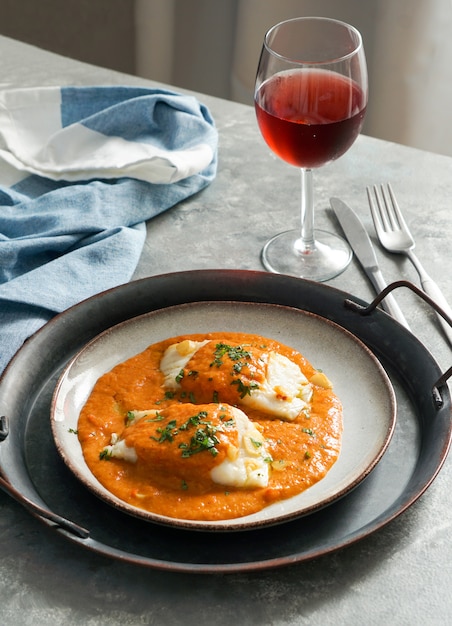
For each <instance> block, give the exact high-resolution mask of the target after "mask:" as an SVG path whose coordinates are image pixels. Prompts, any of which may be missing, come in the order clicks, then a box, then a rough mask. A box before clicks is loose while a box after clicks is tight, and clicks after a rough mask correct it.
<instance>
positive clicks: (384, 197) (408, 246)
mask: <svg viewBox="0 0 452 626" xmlns="http://www.w3.org/2000/svg"><path fill="white" fill-rule="evenodd" d="M372 189H373V194H372V191H371V189H370V188H369V187H367V197H368V199H369V205H370V212H371V214H372V219H373V221H374V225H375V230H376V231H377V235H378V239H379V240H380V243H381V245H382V246H383V248H386V250H388V251H389V252H395V253H399V254H405V255H406V256H407V257H408V258H409V259H410V261H411V262H412V264H413V265H414V267H415V268H416V270H417V272H418V274H419V278H420V280H421V285H422V288H423V290H424V291H425V293H426V294H428V295H429V296H430V297H431V298H432V299H433V300H435V302H436V303H437V304H438V305H439V306H440V307H441V308H442V309H443V311H444V312H445V313H446V314H447V315H448V316H449V317H451V318H452V310H451V308H450V306H449V304H448V303H447V301H446V298H445V297H444V295H443V294H442V292H441V290H440V288H439V287H438V285H437V284H436V283H435V281H434V280H433V279H432V278H430V276H429V275H428V274H427V272H426V271H425V269H424V268H423V267H422V265H421V263H420V261H419V259H418V258H417V256H416V255H415V254H414V252H413V249H414V246H415V243H414V239H413V237H412V235H411V233H410V230H409V228H408V226H407V224H406V222H405V220H404V219H403V215H402V212H401V211H400V208H399V205H398V203H397V200H396V198H395V195H394V192H393V190H392V188H391V185H389V184H388V185H387V189H385V187H384V186H383V185H381V187H380V190H378V188H377V186H376V185H374V186H373V188H372ZM438 319H439V321H440V323H441V326H442V327H443V330H444V332H445V334H446V336H447V338H448V340H449V341H450V343H451V344H452V328H451V327H450V326H449V324H448V323H447V322H446V321H445V320H444V319H443V318H442V317H441V316H440V315H438Z"/></svg>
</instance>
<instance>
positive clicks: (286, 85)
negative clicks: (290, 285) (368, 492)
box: [254, 17, 368, 281]
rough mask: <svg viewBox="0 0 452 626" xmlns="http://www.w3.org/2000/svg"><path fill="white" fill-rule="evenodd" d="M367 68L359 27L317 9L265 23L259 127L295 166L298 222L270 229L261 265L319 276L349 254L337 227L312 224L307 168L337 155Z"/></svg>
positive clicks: (345, 143)
mask: <svg viewBox="0 0 452 626" xmlns="http://www.w3.org/2000/svg"><path fill="white" fill-rule="evenodd" d="M367 91H368V87H367V68H366V59H365V54H364V49H363V44H362V39H361V35H360V33H359V32H358V31H357V30H356V29H355V28H354V27H353V26H350V25H348V24H345V23H344V22H340V21H338V20H333V19H329V18H323V17H301V18H295V19H290V20H287V21H284V22H281V23H279V24H277V25H276V26H273V27H272V28H270V30H269V31H268V32H267V34H266V35H265V38H264V43H263V46H262V52H261V56H260V60H259V66H258V70H257V77H256V85H255V95H254V103H255V110H256V117H257V122H258V125H259V129H260V131H261V133H262V136H263V137H264V139H265V141H266V142H267V144H268V145H269V147H270V148H271V149H272V150H273V152H274V153H275V154H276V155H277V156H278V157H280V158H281V159H283V160H284V161H286V162H287V163H290V164H291V165H295V166H296V167H299V168H300V170H301V229H300V230H289V231H285V232H283V233H280V234H279V235H276V236H275V237H273V238H272V239H270V241H268V242H267V243H266V244H265V246H264V248H263V250H262V261H263V264H264V266H265V268H266V269H267V270H269V271H272V272H275V273H277V274H290V275H293V276H298V277H301V278H307V279H311V280H316V281H325V280H328V279H330V278H333V277H334V276H337V275H338V274H340V273H341V272H342V271H343V270H344V269H345V268H346V267H347V265H348V263H349V262H350V259H351V250H350V247H349V246H348V244H347V243H346V242H345V241H344V240H343V239H342V238H341V237H339V236H338V235H336V234H333V233H328V232H325V231H321V230H314V205H313V185H312V170H313V168H318V167H320V166H322V165H324V164H325V163H327V162H329V161H333V160H334V159H337V158H338V157H340V156H341V155H343V154H344V153H345V152H346V151H347V150H348V149H349V148H350V146H351V145H352V144H353V142H354V141H355V139H356V138H357V136H358V134H359V132H360V130H361V128H362V125H363V122H364V115H365V112H366V107H367Z"/></svg>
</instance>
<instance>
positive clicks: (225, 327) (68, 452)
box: [51, 301, 396, 531]
mask: <svg viewBox="0 0 452 626" xmlns="http://www.w3.org/2000/svg"><path fill="white" fill-rule="evenodd" d="M221 331H224V332H243V333H254V334H260V335H263V336H264V337H268V338H272V339H275V340H277V341H279V342H281V343H284V344H286V345H288V346H291V347H293V348H295V349H296V350H298V351H299V352H301V353H302V354H303V355H304V356H305V357H306V358H307V359H308V360H309V361H310V362H311V363H312V365H314V367H316V368H318V369H322V370H323V371H324V372H325V373H326V375H327V376H328V378H329V379H330V380H331V381H332V383H333V388H334V391H335V393H336V395H337V396H338V397H339V398H340V400H341V401H342V404H343V409H344V432H343V439H342V448H341V453H340V456H339V459H338V460H337V462H336V463H335V464H334V465H333V467H332V469H331V470H330V471H329V472H328V474H327V475H326V476H325V478H323V479H322V480H321V481H320V482H318V483H316V484H315V485H314V486H312V487H310V488H309V489H307V490H306V491H305V492H303V493H301V494H300V495H298V496H295V497H292V498H289V499H287V500H284V501H282V502H278V503H275V504H272V505H270V506H268V507H267V508H265V509H264V510H262V511H260V512H258V513H254V514H252V515H247V516H245V517H241V518H235V519H232V520H225V521H215V522H202V521H192V520H183V519H173V518H169V517H165V516H161V515H156V514H154V513H149V512H147V511H143V510H141V509H138V508H136V507H133V506H131V505H129V504H127V503H126V502H123V501H122V500H120V499H119V498H117V497H116V496H114V495H113V494H112V493H111V492H109V491H108V490H107V489H106V488H105V487H103V486H102V485H101V484H100V483H99V481H98V480H97V479H96V478H95V477H94V476H93V474H92V473H91V471H90V470H89V468H88V466H87V465H86V463H85V460H84V458H83V454H82V449H81V446H80V444H79V441H78V439H77V437H76V436H75V435H74V433H73V431H75V430H76V429H77V422H78V417H79V413H80V410H81V409H82V407H83V405H84V404H85V402H86V400H87V398H88V396H89V395H90V393H91V390H92V389H93V387H94V385H95V383H96V381H97V379H98V378H99V377H100V376H102V375H103V374H104V373H106V372H108V371H109V370H111V369H112V368H113V367H114V366H115V365H117V364H118V363H121V362H122V361H125V360H126V359H128V358H129V357H131V356H133V355H135V354H138V353H140V352H142V351H143V350H144V349H145V348H147V346H149V345H150V344H153V343H156V342H158V341H161V340H163V339H166V338H168V337H174V336H177V335H182V334H189V333H206V332H221ZM395 419H396V402H395V395H394V391H393V388H392V385H391V383H390V381H389V378H388V376H387V374H386V372H385V371H384V369H383V367H382V366H381V364H380V363H379V361H378V360H377V359H376V358H375V356H374V355H373V354H372V353H371V352H370V350H368V348H366V346H365V345H364V344H363V343H362V342H361V341H360V340H358V339H357V338H356V337H354V336H353V335H352V334H351V333H349V332H348V331H346V330H344V329H343V328H341V327H339V326H337V325H336V324H334V323H332V322H330V321H328V320H326V319H325V318H322V317H319V316H317V315H314V314H312V313H307V312H304V311H301V310H299V309H294V308H290V307H285V306H280V305H273V304H255V303H246V302H217V301H215V302H196V303H190V304H183V305H179V306H173V307H169V308H165V309H159V310H157V311H153V312H151V313H148V314H145V315H142V316H140V317H136V318H133V319H130V320H128V321H126V322H123V323H122V324H119V325H117V326H114V327H112V328H111V329H109V330H107V331H105V332H104V333H102V334H101V335H99V336H98V337H96V338H95V339H93V340H92V341H91V342H89V343H88V344H87V345H86V346H85V347H84V348H83V349H82V350H81V351H80V352H79V353H78V354H77V355H76V356H75V357H74V359H72V361H71V362H70V363H69V364H68V366H67V368H66V369H65V371H64V372H63V374H62V376H61V377H60V380H59V382H58V384H57V386H56V389H55V393H54V396H53V401H52V409H51V424H52V432H53V436H54V439H55V442H56V446H57V448H58V451H59V453H60V454H61V456H62V458H63V460H64V461H65V463H66V464H67V466H68V467H69V468H70V469H71V470H72V472H73V473H74V474H75V475H76V476H77V477H78V478H79V479H80V480H81V481H82V483H84V484H85V485H86V486H87V487H88V488H89V489H91V490H92V491H93V492H94V493H95V494H96V495H97V496H99V497H100V498H102V499H103V500H104V501H106V502H108V503H109V504H111V505H113V506H114V507H116V508H118V509H120V510H122V511H124V512H126V513H130V514H132V515H134V516H136V517H140V518H144V519H146V520H148V521H153V522H157V523H161V524H168V525H171V526H178V527H183V528H189V529H197V530H223V531H225V530H228V531H229V530H244V529H252V528H258V527H262V526H268V525H271V524H276V523H281V522H284V521H287V520H290V519H294V518H296V517H300V516H302V515H306V514H308V513H311V512H313V511H316V510H318V509H320V508H322V507H324V506H326V505H328V504H330V503H332V502H333V501H335V500H337V499H338V498H340V497H342V496H344V495H345V494H347V493H348V492H349V491H351V490H352V489H353V488H354V487H356V486H357V485H358V484H359V483H360V482H361V481H362V480H364V479H365V478H366V476H367V475H368V474H369V473H370V472H371V470H372V469H373V468H374V467H375V465H376V464H377V463H378V461H379V460H380V459H381V457H382V456H383V454H384V452H385V450H386V448H387V447H388V445H389V442H390V439H391V436H392V433H393V430H394V426H395Z"/></svg>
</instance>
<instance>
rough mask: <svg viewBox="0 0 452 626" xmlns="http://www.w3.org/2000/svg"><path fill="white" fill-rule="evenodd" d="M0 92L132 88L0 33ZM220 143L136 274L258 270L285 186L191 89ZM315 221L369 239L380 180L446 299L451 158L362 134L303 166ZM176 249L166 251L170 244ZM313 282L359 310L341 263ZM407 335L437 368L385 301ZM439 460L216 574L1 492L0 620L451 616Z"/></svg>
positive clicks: (360, 290)
mask: <svg viewBox="0 0 452 626" xmlns="http://www.w3.org/2000/svg"><path fill="white" fill-rule="evenodd" d="M0 67H1V75H0V86H1V88H8V87H25V86H30V87H31V86H38V85H39V86H41V85H63V84H74V85H94V84H142V85H152V83H150V82H149V81H144V80H141V79H139V78H137V77H132V76H126V75H122V74H119V73H116V72H113V71H110V70H106V69H102V68H97V67H93V66H89V65H85V64H82V63H79V62H75V61H73V60H70V59H65V58H63V57H60V56H56V55H53V54H50V53H48V52H46V51H43V50H39V49H36V48H33V47H30V46H27V45H25V44H22V43H19V42H15V41H12V40H10V39H7V38H3V37H0ZM199 97H200V99H202V100H203V101H204V102H205V103H206V104H207V105H208V106H209V107H210V109H211V112H212V114H213V116H214V118H215V120H216V123H217V126H218V131H219V136H220V148H219V170H218V175H217V178H216V180H215V181H214V182H213V184H212V185H211V186H210V187H209V188H208V189H206V190H205V191H203V192H202V193H200V194H199V195H197V196H196V197H194V198H191V199H190V200H188V201H186V202H184V203H182V204H181V205H179V206H176V207H174V208H173V209H171V210H169V211H168V212H166V213H164V214H163V215H161V216H159V217H157V218H155V219H154V220H152V221H151V222H150V223H149V225H148V237H147V242H146V245H145V249H144V251H143V256H142V259H141V262H140V264H139V267H138V268H137V271H136V278H141V277H145V276H151V275H156V274H160V273H166V272H173V271H180V270H185V269H207V268H209V269H212V268H213V269H215V268H240V269H252V270H261V269H263V268H262V266H261V263H260V250H261V247H262V245H263V243H264V242H265V240H266V239H267V238H268V237H269V236H271V235H273V234H275V233H276V232H279V231H280V230H285V229H287V228H289V227H290V226H292V225H294V226H295V225H297V223H298V194H299V177H298V173H297V171H296V169H295V168H291V167H290V166H288V165H286V164H284V163H282V162H280V161H279V160H278V159H277V158H276V157H274V156H273V155H272V154H271V153H270V151H269V150H268V148H267V147H266V146H265V144H264V142H263V140H262V138H261V137H260V134H259V132H258V129H257V126H256V123H255V119H254V112H253V110H252V109H251V108H250V107H247V106H243V105H239V104H235V103H231V102H227V101H224V100H219V99H215V98H211V97H208V96H199ZM314 181H315V196H316V204H317V214H316V219H317V224H318V225H319V226H320V227H329V228H333V229H337V228H338V225H337V223H336V222H335V219H334V217H333V216H332V214H331V212H330V211H329V210H328V204H329V203H328V199H329V197H330V196H332V195H335V196H339V197H341V198H342V199H343V200H345V201H347V202H348V203H350V204H351V205H352V207H353V208H354V209H355V210H356V211H357V213H358V214H359V215H360V216H361V218H362V220H363V221H364V223H365V224H366V226H367V227H368V230H369V233H370V234H371V237H372V238H373V239H374V241H376V240H375V234H374V231H373V227H372V222H371V218H370V214H369V211H368V207H367V201H366V194H365V188H366V185H370V184H373V183H378V182H385V181H389V182H391V183H392V184H393V187H394V189H395V190H396V192H397V195H398V197H399V201H400V203H401V205H402V207H403V210H404V213H405V216H406V218H407V221H408V222H409V224H410V225H411V226H412V230H413V232H414V235H415V238H416V242H417V245H416V250H417V252H418V256H419V257H420V258H421V259H422V260H423V262H424V264H425V267H426V269H427V270H428V271H429V273H430V274H431V275H432V276H433V277H434V278H436V280H437V282H438V283H439V284H440V285H441V287H442V289H443V291H444V293H445V295H446V297H447V298H448V299H449V301H450V302H452V271H451V261H452V252H451V235H452V159H451V158H449V157H445V156H440V155H435V154H431V153H426V152H422V151H418V150H415V149H411V148H408V147H404V146H400V145H396V144H393V143H390V142H386V141H381V140H377V139H374V138H370V137H365V136H361V137H360V138H359V139H358V141H357V142H356V143H355V145H354V146H353V147H352V149H351V150H350V151H349V152H348V154H346V155H345V156H344V157H342V158H341V159H340V160H339V161H337V162H336V163H334V164H331V165H328V166H327V167H324V168H323V169H321V170H320V171H318V172H316V173H315V178H314ZM176 243H177V245H176ZM377 255H378V258H379V260H380V262H381V265H382V268H383V271H384V273H385V274H386V277H387V279H388V280H389V281H392V280H396V279H398V278H401V277H403V278H406V279H408V280H412V281H414V282H416V283H418V278H417V275H416V273H415V270H414V269H413V267H412V266H411V265H410V264H409V262H408V261H406V260H405V259H403V258H402V257H394V256H390V255H388V254H385V253H384V252H383V251H382V250H381V249H379V248H377ZM328 284H330V285H333V286H335V287H338V288H340V289H343V290H345V291H348V292H351V293H352V294H354V295H355V296H358V297H360V298H363V299H364V300H367V301H369V300H370V299H371V298H372V296H373V292H372V289H371V287H370V286H369V283H368V282H367V280H366V278H365V276H364V274H363V272H362V270H361V268H360V266H359V265H358V263H357V262H356V260H355V259H353V261H352V263H351V265H350V266H349V268H348V269H347V270H346V271H345V272H344V273H343V274H342V275H340V276H339V277H337V278H335V279H334V280H332V281H330V282H329V283H328ZM397 297H398V301H399V303H400V305H401V307H402V309H403V310H404V312H405V314H406V317H407V319H408V321H409V323H410V325H411V327H412V330H413V332H414V333H415V334H416V335H417V336H418V337H419V338H420V340H421V341H422V342H424V343H425V344H426V345H428V346H429V349H430V350H431V352H432V353H433V354H434V356H435V358H436V359H437V361H438V362H439V364H440V366H441V367H442V368H447V367H449V366H450V365H451V360H452V352H451V349H450V346H448V345H447V343H446V342H445V340H444V338H443V336H442V335H441V332H440V330H439V329H438V326H437V324H436V319H435V316H434V315H433V314H432V312H431V311H430V310H429V309H428V308H427V307H426V306H423V304H422V303H420V302H419V300H417V299H416V298H415V297H414V296H413V295H412V294H411V293H410V292H409V291H408V290H402V291H401V292H400V294H398V295H397ZM451 487H452V459H450V458H449V459H447V460H446V463H445V465H444V467H443V469H442V471H441V472H440V474H439V475H438V477H437V478H436V480H435V481H434V483H433V484H432V485H431V486H430V488H429V489H428V490H427V492H426V493H425V494H424V495H423V496H422V497H421V498H420V499H419V500H418V502H416V503H415V505H414V506H412V507H410V509H409V510H408V511H406V512H405V513H404V514H403V515H401V516H400V517H398V518H397V519H396V520H395V521H393V522H392V523H390V524H388V525H387V526H385V527H384V528H383V529H381V530H380V531H378V532H377V533H374V534H373V535H371V536H370V537H367V538H366V539H364V540H362V541H360V542H358V543H356V544H354V545H352V546H350V547H348V548H346V549H343V550H341V551H338V552H335V553H333V554H329V555H326V556H323V557H321V558H319V559H317V560H313V561H309V562H304V563H299V564H295V565H292V566H290V567H286V568H281V569H276V570H269V571H260V572H254V573H237V574H222V575H201V574H191V573H190V574H183V573H173V572H162V571H157V570H152V569H148V568H141V567H138V566H134V565H131V564H127V563H122V562H119V561H114V560H109V559H107V558H105V557H103V556H99V555H96V554H94V553H92V552H89V551H86V550H83V549H80V548H79V547H77V546H75V545H73V544H71V543H69V542H66V541H65V540H64V539H63V538H62V537H60V536H57V535H56V534H55V533H53V532H52V531H51V530H50V529H48V528H47V527H45V526H44V525H42V524H41V523H40V522H39V521H37V520H36V519H34V518H33V517H32V516H30V515H29V514H28V513H27V512H26V511H25V510H24V509H22V508H21V507H20V506H19V505H18V504H17V503H16V502H14V501H12V500H11V499H10V498H9V497H8V496H7V495H5V494H4V493H3V492H0V594H1V596H0V597H1V602H0V615H1V618H0V620H1V623H2V624H3V625H5V626H6V625H9V624H11V625H13V624H14V626H16V625H20V624H27V625H28V624H29V625H32V624H33V626H40V625H42V626H49V625H51V624H63V623H66V624H83V625H84V626H87V625H92V626H94V625H97V624H123V625H126V624H127V625H132V624H156V625H161V624H195V623H197V624H216V626H222V625H229V624H243V625H247V624H260V625H264V624H274V625H281V626H282V625H289V624H290V625H301V624H310V625H312V624H322V625H323V626H327V625H333V624H334V625H336V624H351V625H355V624H356V625H361V624H366V625H367V624H380V623H389V624H397V625H407V626H408V625H410V626H412V625H416V624H425V625H427V626H440V625H445V624H448V623H452V594H451V589H452V545H451V530H452V528H451V527H452V523H451V515H452V495H451V492H452V489H451Z"/></svg>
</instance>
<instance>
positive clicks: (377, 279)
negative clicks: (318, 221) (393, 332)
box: [330, 198, 410, 330]
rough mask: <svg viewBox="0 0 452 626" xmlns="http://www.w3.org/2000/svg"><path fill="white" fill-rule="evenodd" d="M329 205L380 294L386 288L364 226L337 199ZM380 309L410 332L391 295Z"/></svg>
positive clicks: (354, 214)
mask: <svg viewBox="0 0 452 626" xmlns="http://www.w3.org/2000/svg"><path fill="white" fill-rule="evenodd" d="M330 204H331V207H332V209H333V211H334V213H335V215H336V217H337V219H338V221H339V224H340V225H341V228H342V230H343V231H344V233H345V236H346V238H347V240H348V242H349V244H350V246H351V247H352V249H353V252H354V253H355V255H356V258H357V259H358V261H359V262H360V263H361V265H362V267H363V269H364V271H365V273H366V276H367V277H368V279H369V280H370V282H371V283H372V285H373V287H374V289H375V291H376V292H377V293H380V291H381V290H382V289H384V288H385V287H386V286H387V283H386V281H385V279H384V278H383V274H382V273H381V270H380V268H379V266H378V261H377V257H376V255H375V251H374V248H373V245H372V242H371V240H370V237H369V235H368V234H367V231H366V229H365V227H364V224H363V223H362V222H361V220H360V219H359V217H358V216H357V215H356V213H355V212H354V211H353V209H351V208H350V207H349V206H348V205H347V204H345V202H342V200H340V199H339V198H330ZM381 307H382V308H383V309H384V310H385V311H386V312H387V313H389V314H390V315H392V316H393V317H394V318H395V319H396V320H397V321H398V322H400V324H403V326H405V328H407V329H408V330H410V327H409V325H408V322H407V321H406V319H405V316H404V314H403V313H402V311H401V309H400V307H399V305H398V304H397V302H396V301H395V299H394V296H393V295H392V293H390V294H388V295H387V296H386V298H384V299H383V300H382V302H381Z"/></svg>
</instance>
